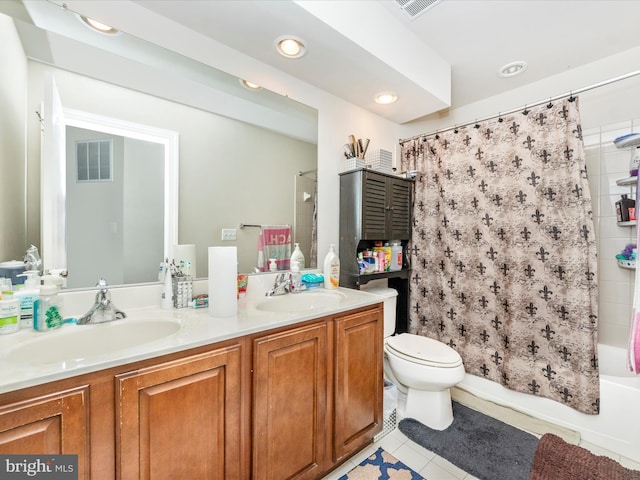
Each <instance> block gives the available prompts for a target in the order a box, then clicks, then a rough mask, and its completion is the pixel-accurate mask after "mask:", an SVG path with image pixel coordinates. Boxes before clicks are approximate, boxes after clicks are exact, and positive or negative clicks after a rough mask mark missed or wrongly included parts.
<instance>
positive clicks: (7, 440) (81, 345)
mask: <svg viewBox="0 0 640 480" xmlns="http://www.w3.org/2000/svg"><path fill="white" fill-rule="evenodd" d="M268 277H269V276H268V275H266V276H262V275H259V276H255V277H251V279H250V283H249V288H248V294H247V296H246V297H245V298H242V299H240V300H239V302H238V313H237V315H236V316H235V317H228V318H219V317H212V316H210V315H209V313H208V310H207V309H206V308H203V309H191V308H185V309H170V310H162V309H160V308H159V307H157V306H152V307H148V306H147V307H144V306H136V307H135V308H133V307H131V305H133V304H129V303H128V300H124V299H121V298H119V295H125V294H126V292H125V291H124V289H123V291H122V292H120V291H116V290H115V289H114V291H112V298H113V301H114V303H116V304H118V306H119V307H120V308H121V309H123V310H125V311H126V313H127V318H125V319H122V320H116V321H113V322H108V323H104V324H95V325H73V324H67V325H63V326H62V327H61V328H60V329H58V330H55V331H51V332H48V333H37V332H32V331H26V330H21V331H20V332H18V333H16V334H12V335H5V336H0V453H3V454H9V453H16V454H45V453H49V454H59V453H60V454H61V453H65V454H77V455H78V470H79V477H78V478H80V479H109V480H110V479H123V480H129V479H131V480H133V479H141V478H144V479H153V480H157V479H165V478H166V479H175V478H193V479H199V480H200V479H201V480H205V479H221V480H222V479H225V480H231V479H249V478H251V479H270V480H284V479H294V478H295V479H315V478H321V477H322V476H323V475H324V474H326V473H327V472H328V471H330V470H331V469H333V468H334V467H335V466H337V465H338V464H340V463H342V462H343V461H344V460H346V459H347V458H348V457H349V456H351V455H352V454H353V453H355V452H357V451H359V450H361V449H362V448H363V447H364V446H366V445H367V444H369V443H370V442H371V440H372V439H373V437H374V436H375V435H376V434H377V433H378V432H380V431H381V429H382V391H383V378H382V341H383V339H382V336H383V325H382V320H383V319H382V303H381V301H380V299H379V298H378V297H376V296H374V295H371V294H368V293H366V292H362V291H359V290H352V289H344V288H339V289H337V290H324V289H317V290H310V291H307V292H302V293H299V294H287V295H281V296H275V297H265V296H264V291H265V290H266V289H264V283H265V282H268V281H269V278H268ZM261 282H262V283H261ZM138 288H142V287H138ZM144 288H147V289H151V291H150V292H146V293H143V294H142V295H140V297H145V295H146V296H148V297H149V298H159V290H158V292H157V293H158V296H157V297H155V294H156V292H155V289H159V288H160V286H159V285H149V286H146V287H144ZM129 295H130V296H131V293H129ZM134 296H135V295H134ZM69 299H70V300H71V297H69ZM119 302H121V303H119ZM123 305H124V306H123ZM65 306H66V304H65ZM86 306H87V307H88V306H89V305H86ZM78 313H82V312H78Z"/></svg>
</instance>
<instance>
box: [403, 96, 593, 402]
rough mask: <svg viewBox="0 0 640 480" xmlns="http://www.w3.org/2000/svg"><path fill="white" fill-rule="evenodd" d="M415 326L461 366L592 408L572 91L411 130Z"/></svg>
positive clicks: (589, 277)
mask: <svg viewBox="0 0 640 480" xmlns="http://www.w3.org/2000/svg"><path fill="white" fill-rule="evenodd" d="M402 154H403V160H404V161H405V162H406V163H405V166H406V167H407V168H408V169H409V170H417V171H418V172H419V174H418V177H417V178H416V183H415V196H414V202H415V203H414V229H413V240H412V273H411V280H410V327H409V330H410V331H411V332H412V333H418V334H420V335H425V336H428V337H432V338H436V339H438V340H440V341H442V342H444V343H446V344H447V345H449V346H451V347H452V348H454V349H455V350H456V351H458V352H459V353H460V355H461V356H462V359H463V361H464V365H465V369H466V371H467V373H470V374H473V375H478V376H481V377H485V378H487V379H490V380H493V381H496V382H499V383H501V384H502V385H504V386H505V387H507V388H510V389H512V390H516V391H520V392H524V393H529V394H532V395H538V396H542V397H546V398H551V399H554V400H557V401H559V402H562V403H563V404H566V405H568V406H570V407H572V408H574V409H576V410H579V411H581V412H584V413H589V414H596V413H598V411H599V378H598V361H597V313H598V310H597V308H598V307H597V301H598V299H597V274H596V268H597V266H596V265H597V262H596V244H595V231H594V223H593V217H592V204H591V198H590V193H589V186H588V183H587V175H586V167H585V156H584V150H583V144H582V135H581V128H580V119H579V112H578V102H577V99H573V98H572V99H565V100H563V101H558V102H556V103H554V104H553V105H552V104H551V103H550V104H549V105H542V106H540V107H536V108H531V109H530V110H529V111H528V112H527V114H526V115H525V114H523V113H522V112H518V113H514V114H511V115H507V116H504V117H502V118H496V119H492V120H489V121H486V122H482V123H480V124H477V125H471V126H467V127H464V128H459V129H456V130H449V131H447V132H444V133H441V134H439V135H436V136H434V137H430V138H427V137H424V138H416V139H414V140H410V141H407V142H405V143H404V144H403V146H402Z"/></svg>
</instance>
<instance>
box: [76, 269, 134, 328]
mask: <svg viewBox="0 0 640 480" xmlns="http://www.w3.org/2000/svg"><path fill="white" fill-rule="evenodd" d="M96 287H99V288H100V290H99V291H98V293H97V294H96V302H95V303H94V304H93V307H91V308H90V309H89V311H88V312H87V313H85V314H84V315H83V316H81V317H80V318H79V319H78V325H89V324H93V323H104V322H111V321H113V320H118V319H121V318H126V316H127V315H126V314H125V313H124V312H123V311H121V310H118V309H117V308H116V307H115V305H114V304H113V303H111V299H110V298H109V297H110V295H109V290H107V281H106V280H105V279H104V278H101V279H100V280H99V281H98V284H97V285H96Z"/></svg>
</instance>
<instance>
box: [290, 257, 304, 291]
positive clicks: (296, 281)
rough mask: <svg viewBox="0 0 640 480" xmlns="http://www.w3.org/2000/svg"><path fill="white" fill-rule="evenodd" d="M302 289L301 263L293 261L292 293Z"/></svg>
mask: <svg viewBox="0 0 640 480" xmlns="http://www.w3.org/2000/svg"><path fill="white" fill-rule="evenodd" d="M301 291H302V274H301V273H300V263H298V262H295V261H294V262H291V293H300V292H301Z"/></svg>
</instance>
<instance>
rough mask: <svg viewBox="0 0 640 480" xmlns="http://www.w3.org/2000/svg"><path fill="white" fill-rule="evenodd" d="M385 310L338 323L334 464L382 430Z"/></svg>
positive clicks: (351, 315) (336, 334) (338, 319)
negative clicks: (383, 312)
mask: <svg viewBox="0 0 640 480" xmlns="http://www.w3.org/2000/svg"><path fill="white" fill-rule="evenodd" d="M382 336H383V328H382V308H377V309H375V310H367V311H363V312H360V313H354V314H349V315H345V316H342V317H339V318H337V319H336V320H335V350H334V352H335V353H334V354H335V361H334V379H335V385H334V397H335V398H334V432H333V435H334V441H333V461H334V462H338V461H340V460H341V459H343V458H344V457H345V456H347V455H349V454H350V453H353V452H355V451H356V450H358V449H359V448H361V447H363V446H364V445H366V444H367V443H368V442H370V441H371V440H372V439H373V437H374V436H375V435H376V434H377V433H378V432H380V431H381V430H382V395H383V376H382Z"/></svg>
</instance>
